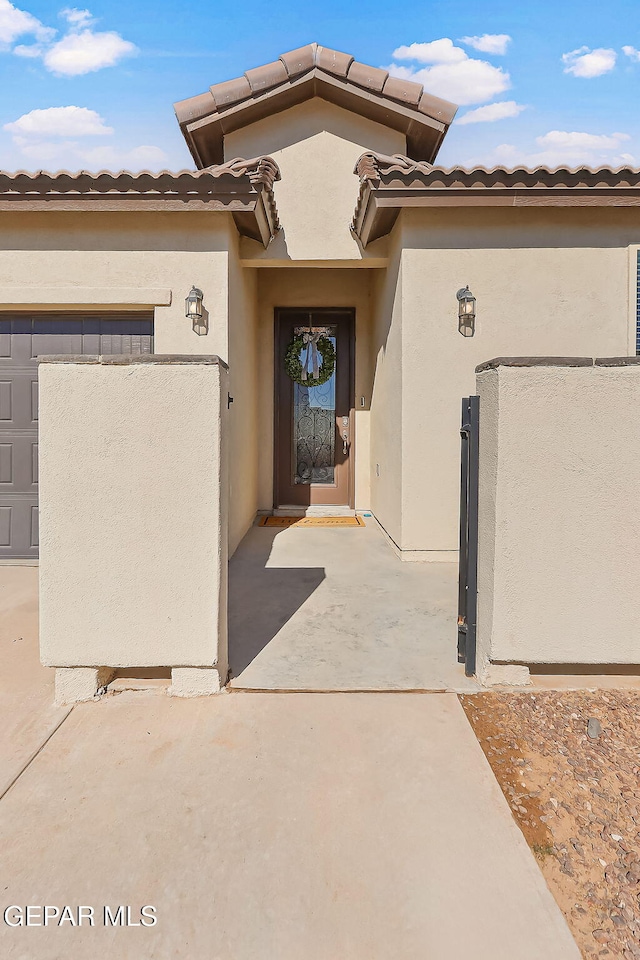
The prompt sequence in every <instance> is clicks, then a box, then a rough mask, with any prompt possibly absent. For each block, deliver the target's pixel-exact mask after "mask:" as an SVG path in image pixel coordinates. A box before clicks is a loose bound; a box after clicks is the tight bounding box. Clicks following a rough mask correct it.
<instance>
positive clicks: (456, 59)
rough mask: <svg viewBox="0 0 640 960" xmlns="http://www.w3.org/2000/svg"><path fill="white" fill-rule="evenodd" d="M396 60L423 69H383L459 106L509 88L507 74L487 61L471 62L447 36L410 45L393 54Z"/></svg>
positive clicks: (398, 65) (482, 100)
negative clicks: (424, 65)
mask: <svg viewBox="0 0 640 960" xmlns="http://www.w3.org/2000/svg"><path fill="white" fill-rule="evenodd" d="M393 56H394V58H395V59H396V60H414V61H416V62H417V63H426V64H430V65H429V66H426V67H414V66H409V67H404V66H401V65H400V64H398V63H392V64H391V65H390V66H388V67H385V69H386V70H388V71H389V73H390V74H391V76H392V77H399V78H400V79H401V80H414V81H415V82H416V83H422V84H423V85H424V88H425V90H426V91H427V93H432V94H434V96H436V97H442V98H443V99H445V100H452V101H453V102H454V103H458V104H460V105H461V106H468V105H469V104H472V103H484V102H485V101H486V100H491V99H492V97H495V96H497V94H499V93H503V92H504V91H505V90H508V89H509V87H510V86H511V78H510V77H509V74H508V73H507V72H506V71H505V70H503V69H502V68H501V67H494V66H493V64H491V63H487V61H486V60H474V59H472V58H471V57H469V56H468V55H467V53H465V51H464V50H463V49H462V47H456V46H455V45H454V43H453V41H452V40H450V39H449V37H443V38H442V39H440V40H432V41H431V42H430V43H412V44H410V45H409V46H405V47H398V48H397V49H396V50H394V51H393Z"/></svg>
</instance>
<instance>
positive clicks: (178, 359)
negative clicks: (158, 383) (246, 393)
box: [38, 353, 229, 370]
mask: <svg viewBox="0 0 640 960" xmlns="http://www.w3.org/2000/svg"><path fill="white" fill-rule="evenodd" d="M38 363H72V364H76V363H92V364H99V365H101V366H109V367H111V366H121V367H126V366H133V365H134V364H142V365H146V366H150V365H152V364H164V365H165V366H171V365H174V366H184V365H185V364H193V365H196V366H209V367H211V366H219V367H224V369H225V370H228V369H229V367H228V364H226V363H225V362H224V360H221V359H220V357H217V356H215V355H213V354H205V355H203V356H192V355H191V354H182V353H167V354H163V353H147V354H139V355H138V356H129V355H127V354H106V353H105V354H101V355H97V354H95V355H94V354H85V355H80V354H72V353H69V354H53V353H52V354H50V355H48V356H47V355H46V354H45V355H43V356H40V357H38Z"/></svg>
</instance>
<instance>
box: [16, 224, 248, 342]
mask: <svg viewBox="0 0 640 960" xmlns="http://www.w3.org/2000/svg"><path fill="white" fill-rule="evenodd" d="M234 235H235V227H234V225H233V223H232V222H230V218H229V216H228V215H227V214H224V213H200V212H198V213H196V212H186V211H184V212H172V213H157V212H149V213H144V212H142V213H140V212H136V213H133V212H132V213H107V212H104V213H100V212H93V213H90V212H75V213H71V212H69V213H63V212H50V213H16V214H13V213H3V214H2V217H1V218H0V297H1V298H2V299H1V300H0V310H10V309H12V308H15V307H16V306H18V307H19V308H20V309H26V307H27V306H31V307H32V308H33V309H34V310H43V311H44V310H63V309H66V308H71V309H73V310H75V311H81V310H82V309H83V308H84V309H94V310H95V309H98V310H102V309H105V310H106V309H108V308H109V306H111V307H112V308H116V309H118V310H126V309H132V308H133V309H140V308H141V303H140V293H139V291H143V292H144V291H146V294H145V293H143V295H145V296H148V297H149V298H150V301H149V302H147V304H146V305H147V306H150V307H155V350H156V352H157V353H187V354H214V353H215V354H217V355H219V356H221V357H223V358H224V359H226V357H227V310H228V295H229V294H228V253H227V251H228V248H229V246H230V243H231V242H232V238H233V236H234ZM194 283H195V284H196V286H199V287H200V288H201V289H202V291H203V292H204V303H205V306H206V308H207V309H208V311H209V315H210V317H209V333H208V334H207V335H206V336H198V335H197V334H196V333H194V331H193V329H192V328H191V325H190V323H189V321H188V320H187V319H186V318H185V315H184V298H185V297H186V296H187V294H188V292H189V290H190V289H191V286H192V284H194ZM25 290H28V291H29V297H30V298H32V299H31V300H30V302H29V304H26V303H25ZM14 291H15V292H14ZM167 295H168V299H169V302H168V303H167ZM79 297H82V299H79ZM155 298H157V303H156V302H154V300H155Z"/></svg>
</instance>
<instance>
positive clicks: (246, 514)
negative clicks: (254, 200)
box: [227, 237, 262, 554]
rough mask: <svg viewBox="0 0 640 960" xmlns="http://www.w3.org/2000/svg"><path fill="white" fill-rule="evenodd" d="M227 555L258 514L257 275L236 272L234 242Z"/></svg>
mask: <svg viewBox="0 0 640 960" xmlns="http://www.w3.org/2000/svg"><path fill="white" fill-rule="evenodd" d="M228 339H229V343H228V359H229V394H230V395H231V397H233V402H232V403H230V405H229V415H228V418H227V432H228V440H229V552H230V554H233V552H234V551H235V549H236V547H237V546H238V544H239V543H240V541H241V540H242V537H243V536H244V534H245V533H246V532H247V530H248V528H249V527H250V525H251V523H252V522H253V519H254V517H255V515H256V511H257V509H258V456H259V449H260V444H261V443H262V439H261V438H260V436H259V432H258V429H259V418H258V403H259V377H260V376H261V373H260V369H259V364H258V359H259V347H258V300H257V277H256V271H255V270H252V269H251V268H248V267H242V266H240V262H239V259H238V239H237V237H233V238H232V244H231V249H230V251H229V332H228Z"/></svg>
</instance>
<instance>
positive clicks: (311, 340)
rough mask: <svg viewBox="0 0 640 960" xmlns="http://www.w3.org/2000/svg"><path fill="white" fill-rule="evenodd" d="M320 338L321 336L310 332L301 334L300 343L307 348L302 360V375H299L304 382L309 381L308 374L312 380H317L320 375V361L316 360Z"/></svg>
mask: <svg viewBox="0 0 640 960" xmlns="http://www.w3.org/2000/svg"><path fill="white" fill-rule="evenodd" d="M321 336H322V334H320V333H312V332H311V331H309V332H308V333H303V334H302V342H303V343H304V344H306V347H307V349H306V351H305V355H304V359H303V361H302V374H301V376H302V379H303V380H305V381H306V380H308V379H309V374H311V375H312V379H313V380H317V379H318V376H319V374H320V361H319V358H318V340H319V339H320V337H321Z"/></svg>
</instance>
